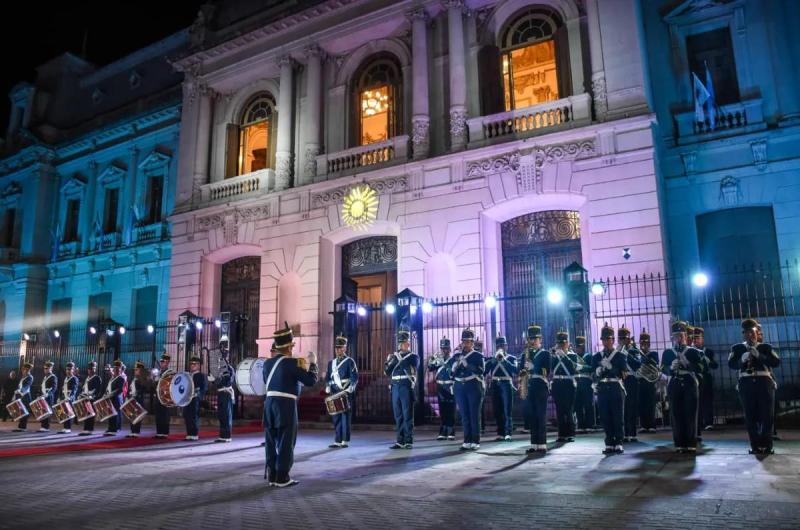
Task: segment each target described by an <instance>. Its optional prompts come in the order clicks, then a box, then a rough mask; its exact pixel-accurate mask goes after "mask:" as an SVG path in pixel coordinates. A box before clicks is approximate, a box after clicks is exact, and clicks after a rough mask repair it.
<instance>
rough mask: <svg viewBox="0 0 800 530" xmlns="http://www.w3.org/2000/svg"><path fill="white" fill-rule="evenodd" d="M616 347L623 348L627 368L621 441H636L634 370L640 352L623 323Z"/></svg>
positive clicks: (636, 393)
mask: <svg viewBox="0 0 800 530" xmlns="http://www.w3.org/2000/svg"><path fill="white" fill-rule="evenodd" d="M617 347H619V348H623V349H624V350H625V354H626V355H627V360H628V370H626V371H625V379H624V381H623V384H624V385H625V428H624V432H623V434H624V437H623V438H622V441H623V442H625V443H628V442H638V441H639V440H638V439H637V438H636V430H637V428H638V426H637V423H638V420H639V378H638V377H636V372H637V370H639V367H641V366H642V353H641V352H640V351H639V350H638V349H636V347H635V346H634V345H633V344H632V341H631V330H629V329H628V328H626V327H625V324H623V325H622V327H621V328H619V329H618V330H617Z"/></svg>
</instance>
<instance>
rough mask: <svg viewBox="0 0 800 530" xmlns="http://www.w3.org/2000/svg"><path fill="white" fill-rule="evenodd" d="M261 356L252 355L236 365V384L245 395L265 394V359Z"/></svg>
mask: <svg viewBox="0 0 800 530" xmlns="http://www.w3.org/2000/svg"><path fill="white" fill-rule="evenodd" d="M265 360H266V359H263V358H261V357H251V358H249V359H245V360H244V361H242V362H240V363H239V366H237V367H236V386H237V387H239V392H241V393H242V394H244V395H245V396H265V395H267V389H266V387H265V386H264V361H265Z"/></svg>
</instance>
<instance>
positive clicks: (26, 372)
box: [13, 363, 33, 432]
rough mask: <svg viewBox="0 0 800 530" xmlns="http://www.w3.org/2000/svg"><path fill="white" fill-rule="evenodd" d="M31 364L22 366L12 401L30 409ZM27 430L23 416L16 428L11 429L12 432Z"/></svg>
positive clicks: (26, 418) (26, 422)
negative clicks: (16, 401) (20, 402)
mask: <svg viewBox="0 0 800 530" xmlns="http://www.w3.org/2000/svg"><path fill="white" fill-rule="evenodd" d="M32 368H33V365H32V364H31V363H25V364H23V365H22V376H21V377H20V378H19V384H17V389H16V390H15V391H14V399H21V400H22V403H23V404H24V405H25V408H30V405H31V386H33V376H32V375H31V369H32ZM27 429H28V416H24V417H23V418H21V419H20V420H19V423H17V428H16V429H13V431H14V432H23V431H25V430H27Z"/></svg>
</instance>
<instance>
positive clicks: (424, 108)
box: [407, 7, 431, 159]
mask: <svg viewBox="0 0 800 530" xmlns="http://www.w3.org/2000/svg"><path fill="white" fill-rule="evenodd" d="M407 16H408V19H409V20H410V21H411V38H412V52H413V55H412V77H413V86H414V95H413V101H412V108H413V116H412V118H411V128H412V131H411V143H412V146H413V148H414V158H415V159H420V158H426V157H427V156H428V152H429V150H430V124H431V118H430V112H429V110H428V30H427V21H428V14H427V13H426V12H425V9H424V8H422V7H419V8H417V9H415V10H413V11H411V12H410V13H408V14H407Z"/></svg>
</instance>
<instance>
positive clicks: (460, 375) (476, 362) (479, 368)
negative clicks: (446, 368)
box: [452, 350, 486, 382]
mask: <svg viewBox="0 0 800 530" xmlns="http://www.w3.org/2000/svg"><path fill="white" fill-rule="evenodd" d="M453 358H454V360H453V365H452V374H453V379H454V380H455V381H456V382H459V379H479V380H481V381H483V374H484V372H485V371H486V361H485V359H484V358H483V354H482V353H481V352H479V351H478V350H472V351H471V352H469V353H464V352H460V351H459V352H458V353H456V354H455V355H453ZM465 382H466V381H465Z"/></svg>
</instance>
